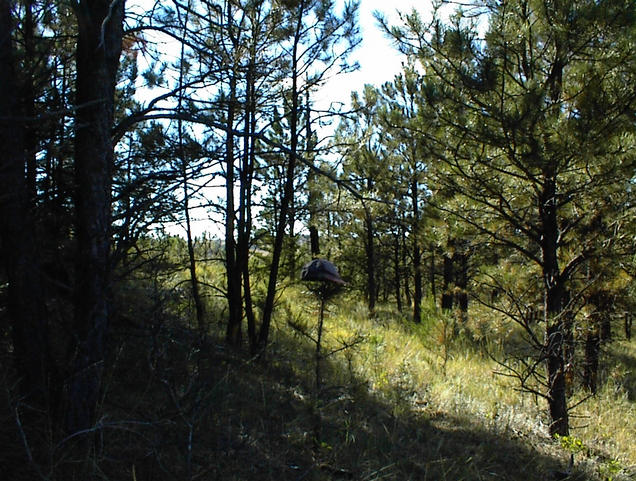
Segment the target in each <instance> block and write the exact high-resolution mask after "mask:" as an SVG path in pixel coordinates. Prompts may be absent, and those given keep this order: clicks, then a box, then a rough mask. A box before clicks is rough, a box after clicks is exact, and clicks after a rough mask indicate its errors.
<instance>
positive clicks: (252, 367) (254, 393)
mask: <svg viewBox="0 0 636 481" xmlns="http://www.w3.org/2000/svg"><path fill="white" fill-rule="evenodd" d="M276 337H277V339H276V341H275V343H274V344H273V345H272V346H271V349H270V351H269V353H268V356H267V359H265V360H254V359H249V358H248V357H246V356H245V355H243V354H241V353H237V352H233V351H229V350H228V349H226V348H225V347H224V345H223V344H222V343H221V342H220V341H215V340H214V339H206V340H204V341H201V340H200V339H198V338H197V336H196V335H195V334H194V333H192V332H191V331H188V330H186V329H183V328H181V327H179V326H167V325H164V326H161V328H160V329H155V330H154V331H153V332H151V331H150V330H148V331H145V330H140V331H134V332H133V331H130V330H127V331H126V332H124V331H121V330H120V331H119V332H118V333H117V334H116V335H115V336H114V337H113V341H114V348H113V350H112V364H111V365H113V366H114V368H113V369H112V370H111V371H110V372H108V373H107V374H108V375H107V378H106V379H107V382H106V385H105V393H104V403H103V405H102V407H101V418H100V421H99V423H98V425H97V427H96V429H95V430H94V431H92V432H91V433H88V434H87V435H85V436H77V437H75V438H73V439H71V440H62V441H61V442H60V441H58V442H56V443H54V444H53V445H51V446H48V447H44V449H48V454H49V456H48V459H50V460H51V464H50V465H49V466H41V467H40V468H41V469H40V472H41V473H46V474H47V478H46V479H51V480H55V479H62V478H61V477H60V474H61V473H68V472H69V470H71V471H72V470H73V469H74V467H80V466H81V469H82V473H84V474H85V475H86V473H88V476H86V477H84V478H82V479H88V477H90V478H94V479H112V480H125V479H129V480H133V481H142V480H144V481H151V480H152V481H160V480H227V481H230V480H237V481H238V480H246V481H247V480H250V481H251V480H254V481H267V480H277V481H283V480H289V481H301V480H305V481H314V480H315V481H318V480H340V479H352V480H360V481H362V480H381V479H384V480H511V481H512V480H514V481H523V480H532V481H536V480H548V479H552V471H553V470H554V469H563V467H562V460H558V459H555V458H553V457H551V456H549V455H547V454H545V453H542V452H540V451H539V450H537V449H534V448H533V447H532V444H531V443H530V442H528V440H527V439H523V437H518V438H512V437H510V436H509V437H505V436H503V435H497V434H496V433H493V432H491V431H489V430H487V429H484V427H483V426H480V422H479V420H478V419H475V420H474V421H469V420H462V419H456V418H451V417H447V416H444V415H443V414H442V413H436V412H435V410H434V407H432V406H419V407H418V406H416V405H413V406H412V407H411V408H409V409H400V410H396V406H395V405H393V404H392V403H391V402H389V401H386V400H384V399H382V398H380V397H378V396H376V395H374V394H373V393H371V392H370V391H369V389H367V386H366V383H365V381H364V380H360V379H355V378H353V377H352V378H351V381H350V382H349V383H347V385H344V386H337V387H336V386H331V387H329V379H330V377H331V376H332V375H333V373H334V372H335V371H337V370H340V369H346V367H343V366H342V365H340V364H338V363H336V362H331V363H328V362H326V363H325V385H326V386H327V387H328V388H327V389H325V390H324V391H323V393H322V395H321V396H320V399H316V396H314V395H313V394H312V391H313V385H312V381H313V379H312V375H313V364H311V361H310V360H311V356H312V352H313V349H314V347H313V346H311V345H310V344H306V343H303V342H302V341H300V340H299V339H298V338H295V337H293V336H291V335H289V334H288V333H286V332H285V331H284V330H280V331H279V332H278V333H277V336H276ZM330 371H331V372H330ZM340 377H341V378H342V376H340ZM4 414H5V413H3V415H4ZM10 418H11V416H10V413H9V414H8V415H7V416H6V417H4V418H3V419H5V424H4V425H3V429H4V428H5V427H10V426H12V425H13V426H15V423H13V424H12V423H11V421H10ZM7 419H8V421H7ZM11 429H14V428H11ZM14 434H15V433H14ZM6 437H7V439H12V441H11V442H12V443H14V444H12V445H11V449H8V451H9V452H7V450H5V452H4V453H3V454H2V458H3V460H4V461H7V460H8V459H11V463H12V466H10V467H9V468H7V470H5V473H6V475H7V476H9V477H8V478H5V479H42V476H41V475H36V474H37V473H36V472H35V471H34V470H31V471H32V473H31V474H32V476H30V475H29V473H27V471H29V470H28V469H26V468H25V467H26V466H28V464H29V463H28V460H26V459H25V458H24V451H23V450H22V449H21V446H20V439H19V438H20V437H19V436H13V435H10V434H7V435H6ZM78 446H80V447H81V446H84V447H85V446H89V447H90V448H89V449H83V450H82V449H79V450H78V449H77V447H78ZM3 447H6V446H3ZM19 453H22V454H19ZM78 453H84V454H83V455H80V454H78ZM82 456H85V457H82ZM20 457H22V462H23V464H22V466H19V465H18V464H16V463H18V462H19V458H20ZM559 466H561V468H559ZM78 469H79V468H78ZM65 479H70V478H65ZM77 479H80V478H77ZM568 479H585V478H583V477H582V476H579V477H576V476H572V477H570V478H568Z"/></svg>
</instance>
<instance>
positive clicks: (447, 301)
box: [442, 253, 454, 311]
mask: <svg viewBox="0 0 636 481" xmlns="http://www.w3.org/2000/svg"><path fill="white" fill-rule="evenodd" d="M453 278H454V275H453V258H452V256H451V254H449V253H445V254H444V278H443V286H442V309H444V310H447V311H450V310H451V309H452V308H453V292H452V288H453Z"/></svg>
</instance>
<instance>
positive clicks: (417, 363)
mask: <svg viewBox="0 0 636 481" xmlns="http://www.w3.org/2000/svg"><path fill="white" fill-rule="evenodd" d="M287 295H288V296H289V298H290V299H293V301H291V302H287V303H285V302H284V303H283V304H284V305H285V309H287V311H288V315H290V314H289V313H290V312H293V315H294V316H295V317H296V318H297V319H304V322H305V323H306V325H307V326H311V324H312V317H313V316H314V315H315V312H316V311H315V310H314V309H313V308H312V299H311V298H310V297H305V299H306V302H299V299H301V298H302V297H303V296H306V293H304V292H302V291H293V290H292V291H290V292H288V294H287ZM292 305H293V306H294V307H290V306H292ZM404 317H405V316H403V315H401V314H400V313H398V312H397V311H394V310H391V309H389V308H380V309H378V311H377V312H376V313H375V315H374V316H370V315H369V312H368V311H367V309H366V307H365V306H364V303H363V302H361V301H357V300H352V299H349V298H347V297H346V295H345V296H342V297H341V298H340V299H338V300H336V301H334V302H333V303H332V304H331V305H330V307H329V315H328V316H327V319H326V324H325V331H326V335H325V350H327V351H328V350H330V349H337V348H338V346H342V345H343V343H344V342H345V340H346V339H353V338H356V337H359V336H362V337H363V338H364V341H363V342H361V343H359V344H356V345H355V346H354V347H351V348H350V349H346V350H343V351H342V352H340V353H338V356H337V360H336V361H337V362H338V363H339V365H340V366H341V368H340V369H336V370H335V373H333V374H332V377H331V378H330V379H329V382H331V383H332V384H345V383H347V382H351V381H352V379H356V380H358V382H360V380H363V382H364V383H366V386H367V387H368V389H369V391H370V392H371V393H373V394H374V395H377V396H380V397H381V398H383V399H385V400H386V401H387V402H388V403H389V404H390V405H391V406H392V409H393V411H394V414H395V415H400V414H402V413H404V412H406V411H409V412H419V413H421V414H422V415H424V416H428V417H431V418H435V417H436V416H445V417H451V418H454V419H463V420H466V422H472V423H474V422H477V423H479V424H480V425H481V426H482V427H483V428H484V429H487V430H489V431H491V432H493V433H499V434H501V435H505V436H510V437H522V438H525V437H530V438H529V439H531V440H532V441H529V442H531V443H542V444H541V446H540V448H538V449H540V450H542V451H545V450H548V451H555V452H557V455H558V454H559V453H558V451H559V450H560V449H561V448H560V447H559V446H558V444H556V443H553V442H551V440H550V439H549V436H548V434H547V425H548V422H549V419H548V416H547V405H546V402H545V401H544V400H543V399H540V398H539V399H537V398H536V397H535V396H533V395H530V394H528V393H522V392H520V390H519V389H518V387H519V386H518V385H517V384H516V381H515V380H514V379H512V378H509V377H505V376H501V375H498V374H497V373H500V372H501V371H502V368H501V366H499V365H498V364H497V363H496V362H495V361H494V360H493V359H492V358H491V357H489V356H488V355H486V354H485V353H484V352H483V350H482V349H481V348H480V347H479V344H478V343H476V342H473V340H472V339H468V337H470V336H468V335H467V334H466V333H460V334H458V335H457V334H454V335H453V334H452V332H455V331H456V330H455V331H453V329H452V326H450V325H449V323H450V322H451V321H450V320H449V319H446V321H444V320H443V318H442V316H441V315H440V314H439V313H438V312H436V311H435V310H434V309H432V308H431V309H428V310H425V318H424V319H423V322H422V324H421V325H418V326H415V325H413V324H412V323H411V322H409V321H407V320H406V319H405V318H404ZM480 322H481V323H482V324H483V323H484V322H486V321H484V320H481V321H480ZM494 322H495V321H493V323H494ZM279 327H282V326H281V325H279ZM481 328H484V326H483V325H482V326H481ZM497 330H499V332H500V333H502V335H503V334H505V333H503V331H502V327H501V326H500V325H497V326H493V331H497ZM498 345H499V344H497V343H492V345H489V349H490V350H491V351H492V352H491V354H493V356H494V357H495V358H496V357H497V356H498V355H499V356H500V355H501V350H499V351H497V349H501V348H498V347H497V346H498ZM635 351H636V349H635V348H634V343H633V342H632V343H631V344H630V343H627V342H625V341H622V342H618V341H617V342H615V343H613V344H612V345H610V346H609V347H608V349H607V353H606V355H605V358H604V366H605V367H604V371H603V376H604V379H605V382H604V384H603V387H602V389H601V390H600V392H599V393H598V394H597V395H596V396H595V397H592V398H590V399H588V400H586V401H585V402H584V403H582V404H581V405H580V406H578V407H577V408H576V409H575V410H573V411H572V418H571V425H572V430H571V436H572V437H573V438H576V439H579V440H580V441H581V443H582V445H583V446H584V449H583V450H582V451H581V452H579V453H577V462H578V463H589V464H593V466H592V467H591V468H590V469H592V470H593V471H595V472H596V473H597V474H600V475H601V477H605V479H611V476H609V475H607V474H603V470H606V468H607V466H612V465H618V466H620V468H622V469H623V470H624V472H628V471H630V470H631V471H632V472H633V467H634V465H635V464H636V443H635V442H634V439H636V437H635V436H636V407H635V405H634V400H633V389H634V386H633V384H634V381H633V378H634V371H633V363H634V359H635V358H636V357H635ZM619 358H620V359H619ZM306 362H310V360H309V359H307V360H306ZM629 362H631V366H630V365H629ZM630 378H631V381H629V379H630ZM630 382H631V387H630ZM630 389H631V390H632V391H631V396H632V398H631V399H630V392H629V390H630ZM583 396H585V393H583V392H578V391H576V390H575V391H574V392H571V395H570V397H571V399H572V400H577V399H580V398H581V397H583ZM561 454H567V453H561ZM594 463H596V464H594ZM607 469H609V468H607ZM614 479H617V478H614Z"/></svg>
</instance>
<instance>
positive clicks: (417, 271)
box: [411, 179, 422, 323]
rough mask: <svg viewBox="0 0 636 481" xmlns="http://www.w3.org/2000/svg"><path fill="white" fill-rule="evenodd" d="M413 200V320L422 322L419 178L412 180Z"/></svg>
mask: <svg viewBox="0 0 636 481" xmlns="http://www.w3.org/2000/svg"><path fill="white" fill-rule="evenodd" d="M411 202H412V204H413V223H412V225H411V237H412V238H413V321H414V322H416V323H420V322H422V253H421V250H420V243H419V235H418V229H419V223H420V210H419V205H418V203H419V195H418V188H417V179H413V180H412V181H411Z"/></svg>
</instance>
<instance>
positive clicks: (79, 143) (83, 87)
mask: <svg viewBox="0 0 636 481" xmlns="http://www.w3.org/2000/svg"><path fill="white" fill-rule="evenodd" d="M75 8H76V14H77V20H78V27H79V36H78V42H77V55H76V64H77V78H76V85H77V89H76V90H77V91H76V105H77V116H76V122H75V125H76V127H75V184H76V191H75V206H76V236H77V237H76V239H77V249H78V253H77V264H76V298H75V336H76V340H77V342H76V346H75V352H74V363H73V364H74V365H73V373H72V376H71V378H70V379H69V382H68V403H69V407H68V412H67V419H66V426H67V429H68V431H69V432H75V431H78V430H82V429H87V428H89V427H90V426H92V425H93V423H94V421H95V414H96V407H97V402H98V398H99V393H100V388H101V381H102V372H103V368H104V357H105V351H106V336H107V334H108V315H109V280H110V266H109V254H110V245H111V238H110V227H111V188H112V173H113V145H112V142H111V129H112V126H113V113H114V95H115V82H116V77H117V70H118V67H119V56H120V53H121V41H122V33H123V28H122V25H123V16H124V1H123V0H122V1H113V2H111V1H109V0H92V1H90V2H89V1H80V2H78V3H77V4H76V6H75Z"/></svg>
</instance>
